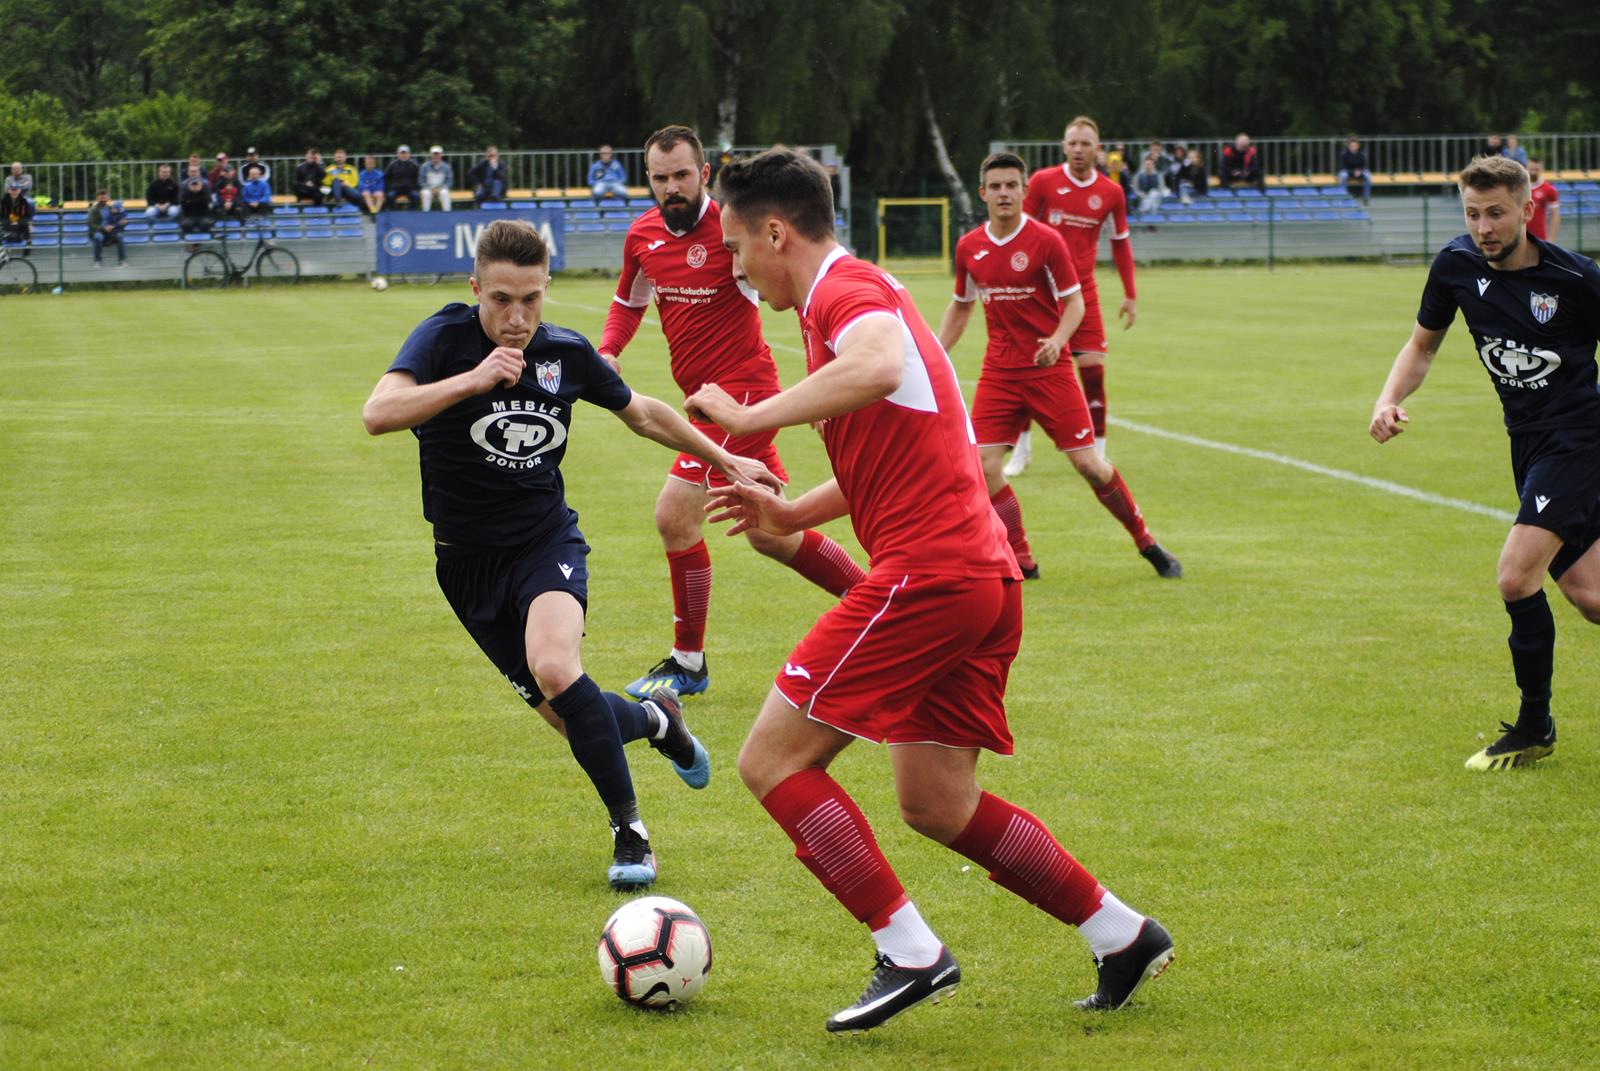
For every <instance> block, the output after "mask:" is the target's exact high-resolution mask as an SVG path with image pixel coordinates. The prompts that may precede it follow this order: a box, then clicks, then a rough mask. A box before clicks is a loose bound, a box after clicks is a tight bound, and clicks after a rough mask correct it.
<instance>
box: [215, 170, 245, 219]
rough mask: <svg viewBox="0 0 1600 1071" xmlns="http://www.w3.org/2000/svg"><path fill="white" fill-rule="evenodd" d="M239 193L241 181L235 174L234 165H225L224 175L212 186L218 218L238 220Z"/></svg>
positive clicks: (219, 176) (218, 177)
mask: <svg viewBox="0 0 1600 1071" xmlns="http://www.w3.org/2000/svg"><path fill="white" fill-rule="evenodd" d="M239 191H240V187H239V179H238V176H236V175H235V174H234V173H233V165H232V164H223V165H222V173H221V174H220V175H218V176H217V181H215V182H213V183H212V184H211V199H212V202H213V204H212V207H213V210H214V211H215V212H216V214H217V215H218V216H220V217H222V218H223V219H228V218H230V217H232V218H238V215H239Z"/></svg>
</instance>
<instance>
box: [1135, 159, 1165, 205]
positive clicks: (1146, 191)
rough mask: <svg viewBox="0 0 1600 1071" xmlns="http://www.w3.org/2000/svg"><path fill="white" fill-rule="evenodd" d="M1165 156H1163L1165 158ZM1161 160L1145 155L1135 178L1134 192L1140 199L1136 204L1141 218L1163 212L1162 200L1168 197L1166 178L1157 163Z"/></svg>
mask: <svg viewBox="0 0 1600 1071" xmlns="http://www.w3.org/2000/svg"><path fill="white" fill-rule="evenodd" d="M1165 155H1166V154H1165V153H1162V154H1161V156H1163V157H1164V156H1165ZM1159 158H1160V157H1156V156H1152V155H1151V154H1150V153H1145V154H1144V159H1142V160H1140V161H1139V173H1138V174H1137V175H1135V176H1134V178H1133V190H1134V193H1135V194H1137V195H1138V198H1139V200H1138V201H1136V202H1135V204H1137V205H1138V208H1139V215H1141V216H1148V215H1150V214H1152V213H1154V212H1159V211H1161V201H1162V198H1164V197H1166V195H1167V183H1166V176H1165V175H1164V174H1163V173H1162V172H1161V170H1160V168H1159V167H1158V165H1157V163H1156V161H1157V160H1158V159H1159Z"/></svg>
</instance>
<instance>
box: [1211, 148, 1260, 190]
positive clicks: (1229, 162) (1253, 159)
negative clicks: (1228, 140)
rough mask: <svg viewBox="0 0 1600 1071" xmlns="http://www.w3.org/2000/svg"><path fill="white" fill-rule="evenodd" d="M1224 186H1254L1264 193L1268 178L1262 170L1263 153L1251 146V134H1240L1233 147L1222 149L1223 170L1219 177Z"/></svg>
mask: <svg viewBox="0 0 1600 1071" xmlns="http://www.w3.org/2000/svg"><path fill="white" fill-rule="evenodd" d="M1217 179H1218V182H1219V183H1220V184H1221V185H1223V186H1254V187H1255V188H1256V189H1258V190H1261V191H1263V192H1265V191H1266V188H1267V180H1266V176H1265V175H1264V174H1263V173H1262V170H1261V152H1260V150H1259V149H1257V148H1256V147H1255V146H1254V145H1252V144H1250V135H1249V134H1240V135H1239V136H1238V137H1236V138H1234V139H1233V144H1232V145H1224V146H1223V147H1222V170H1221V173H1220V174H1219V175H1218V176H1217Z"/></svg>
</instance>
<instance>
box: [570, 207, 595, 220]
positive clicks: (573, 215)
mask: <svg viewBox="0 0 1600 1071" xmlns="http://www.w3.org/2000/svg"><path fill="white" fill-rule="evenodd" d="M567 218H568V219H576V220H596V219H599V218H600V213H599V212H597V211H595V210H594V209H592V208H587V209H576V210H573V211H569V212H568V213H567Z"/></svg>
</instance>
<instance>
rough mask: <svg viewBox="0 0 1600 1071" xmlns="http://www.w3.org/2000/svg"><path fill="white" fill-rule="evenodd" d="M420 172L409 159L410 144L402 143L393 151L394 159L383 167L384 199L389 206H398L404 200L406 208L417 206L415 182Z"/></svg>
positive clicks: (414, 162)
mask: <svg viewBox="0 0 1600 1071" xmlns="http://www.w3.org/2000/svg"><path fill="white" fill-rule="evenodd" d="M421 176H422V172H421V169H420V168H418V167H417V162H416V161H415V160H413V159H411V146H409V145H402V146H400V147H399V148H398V149H396V150H395V152H394V159H393V160H390V161H389V166H388V167H386V168H384V169H383V190H384V199H385V200H386V201H387V202H388V203H389V207H390V208H399V207H400V202H401V201H404V202H405V203H406V207H407V208H415V207H417V183H418V182H419V181H421Z"/></svg>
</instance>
